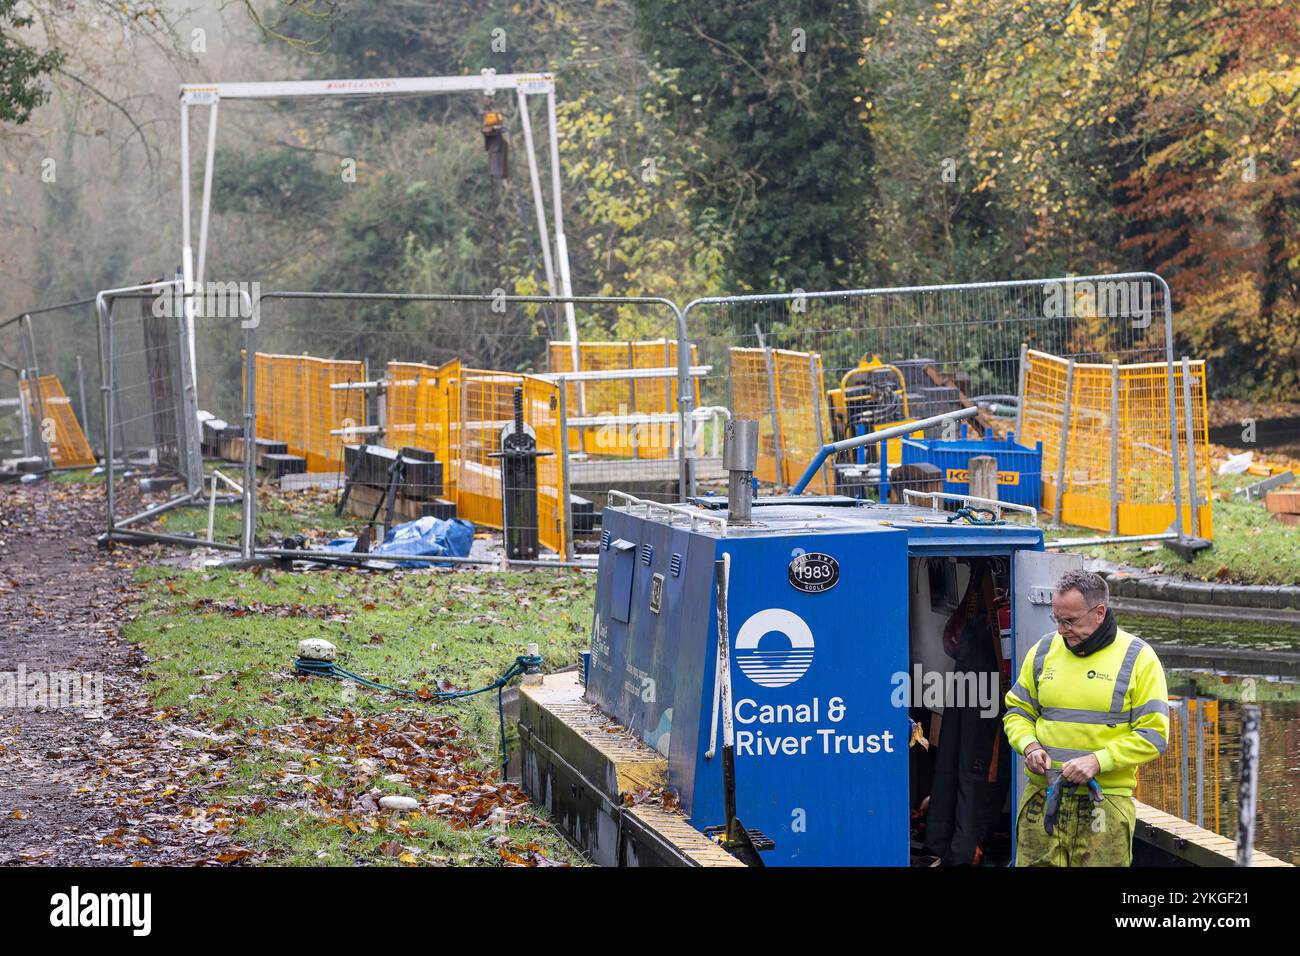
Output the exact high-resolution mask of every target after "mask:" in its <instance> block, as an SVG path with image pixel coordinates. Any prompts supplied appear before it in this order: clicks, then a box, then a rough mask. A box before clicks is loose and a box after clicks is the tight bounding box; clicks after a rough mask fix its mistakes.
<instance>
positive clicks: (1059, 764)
mask: <svg viewBox="0 0 1300 956" xmlns="http://www.w3.org/2000/svg"><path fill="white" fill-rule="evenodd" d="M1109 600H1110V591H1109V588H1107V586H1106V581H1105V579H1104V578H1102V577H1101V576H1100V575H1097V574H1093V573H1091V572H1089V571H1070V572H1068V573H1066V574H1065V575H1063V576H1062V577H1061V580H1060V581H1058V582H1057V583H1056V590H1055V593H1054V594H1053V596H1052V620H1053V621H1055V622H1056V625H1057V630H1056V632H1054V633H1051V634H1047V635H1045V636H1044V637H1043V638H1042V639H1041V640H1039V642H1038V643H1037V644H1035V645H1034V647H1033V648H1032V650H1030V652H1029V654H1028V655H1027V656H1026V658H1025V660H1024V663H1023V665H1022V666H1021V668H1020V676H1019V678H1018V679H1017V681H1016V683H1015V685H1014V686H1013V687H1012V688H1011V690H1009V691H1007V696H1006V703H1007V710H1006V715H1005V716H1004V717H1003V721H1002V726H1003V729H1004V730H1005V731H1006V734H1007V740H1008V741H1010V743H1011V746H1012V747H1013V748H1015V750H1016V752H1017V753H1020V754H1024V757H1025V771H1026V773H1027V775H1028V778H1029V785H1028V787H1026V788H1025V793H1024V795H1023V796H1022V798H1021V801H1020V809H1019V812H1018V813H1017V816H1016V866H1129V865H1131V863H1132V861H1133V825H1134V820H1135V818H1136V813H1135V810H1134V805H1133V785H1134V783H1135V781H1136V777H1137V768H1138V767H1139V766H1140V765H1141V764H1144V763H1146V762H1147V761H1149V760H1154V759H1156V758H1157V757H1159V756H1160V754H1161V753H1163V752H1164V749H1165V746H1166V745H1167V743H1168V740H1169V697H1168V691H1167V690H1166V686H1165V672H1164V669H1163V668H1162V667H1161V666H1160V661H1159V659H1158V658H1157V657H1156V654H1155V651H1153V650H1151V648H1150V647H1148V646H1147V645H1146V644H1145V643H1144V642H1143V641H1141V640H1139V639H1138V638H1136V637H1134V636H1133V635H1132V634H1129V633H1128V632H1127V631H1122V630H1120V629H1119V627H1117V626H1116V624H1115V616H1114V615H1113V614H1112V613H1111V611H1110V608H1108V607H1107V603H1108V602H1109ZM1058 774H1059V782H1058V779H1057V778H1058ZM1094 780H1095V782H1096V784H1098V785H1099V787H1098V786H1093V785H1091V784H1090V781H1094ZM1053 783H1055V785H1056V786H1057V787H1058V788H1059V789H1060V791H1061V799H1060V804H1059V808H1056V807H1053V806H1052V804H1051V803H1049V801H1048V799H1047V798H1048V795H1049V787H1050V786H1052V784H1053ZM1066 784H1073V785H1074V786H1073V787H1072V788H1071V787H1067V786H1066ZM1045 815H1046V816H1047V817H1048V818H1049V819H1048V820H1047V821H1045V819H1044V817H1045ZM1045 822H1046V823H1050V824H1052V833H1051V834H1048V833H1047V828H1046V827H1045V825H1044V824H1045Z"/></svg>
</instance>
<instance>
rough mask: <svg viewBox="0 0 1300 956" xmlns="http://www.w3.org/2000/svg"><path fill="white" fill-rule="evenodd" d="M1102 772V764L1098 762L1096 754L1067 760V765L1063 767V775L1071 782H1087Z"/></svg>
mask: <svg viewBox="0 0 1300 956" xmlns="http://www.w3.org/2000/svg"><path fill="white" fill-rule="evenodd" d="M1100 772H1101V764H1100V763H1098V762H1097V755H1096V754H1086V755H1084V756H1082V757H1075V758H1074V759H1073V760H1067V761H1066V763H1065V766H1064V767H1062V768H1061V776H1062V777H1064V778H1065V779H1066V780H1067V781H1068V782H1069V783H1087V782H1088V781H1089V780H1091V779H1092V778H1093V777H1095V776H1097V774H1098V773H1100Z"/></svg>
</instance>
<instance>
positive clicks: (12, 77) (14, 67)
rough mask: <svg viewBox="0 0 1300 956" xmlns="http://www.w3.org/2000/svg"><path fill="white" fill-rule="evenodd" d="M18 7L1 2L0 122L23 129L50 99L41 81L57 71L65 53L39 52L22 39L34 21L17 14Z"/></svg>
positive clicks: (15, 0)
mask: <svg viewBox="0 0 1300 956" xmlns="http://www.w3.org/2000/svg"><path fill="white" fill-rule="evenodd" d="M17 5H18V0H0V121H3V122H5V123H12V124H14V125H15V126H21V125H22V124H23V123H26V122H27V120H28V119H29V118H30V117H31V115H32V110H34V109H36V107H38V106H40V105H41V104H42V103H44V102H45V101H46V100H47V99H49V95H50V94H49V91H48V90H46V89H45V88H44V86H42V84H41V79H42V78H43V77H45V76H47V75H49V74H50V73H52V72H53V71H54V70H56V69H58V67H59V65H60V64H61V63H62V62H63V54H62V53H60V52H59V51H58V50H46V51H45V52H43V53H41V52H37V51H36V50H34V49H33V48H32V47H31V46H29V45H28V44H26V43H24V42H23V41H22V40H21V39H20V38H19V36H18V31H19V30H25V29H27V28H28V27H30V26H32V22H33V21H32V18H31V17H30V16H27V15H24V14H20V13H17V12H15V10H14V8H15V7H16V6H17Z"/></svg>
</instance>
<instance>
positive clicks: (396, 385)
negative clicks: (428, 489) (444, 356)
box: [386, 359, 461, 501]
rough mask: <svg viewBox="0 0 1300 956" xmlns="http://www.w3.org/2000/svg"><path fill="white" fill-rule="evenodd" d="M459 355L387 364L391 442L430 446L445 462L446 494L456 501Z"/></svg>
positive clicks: (388, 417)
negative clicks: (442, 359)
mask: <svg viewBox="0 0 1300 956" xmlns="http://www.w3.org/2000/svg"><path fill="white" fill-rule="evenodd" d="M460 377H461V368H460V360H459V359H452V360H451V361H450V362H447V363H445V364H443V365H422V364H420V363H417V362H389V363H388V400H387V409H386V414H387V428H388V435H387V438H386V441H387V443H388V444H389V445H390V446H391V447H393V448H402V447H405V446H412V447H415V448H423V449H425V450H427V451H431V452H433V453H434V455H435V456H436V457H437V459H438V461H440V462H442V480H443V489H444V490H443V497H444V498H446V499H447V500H448V501H456V500H457V498H456V470H457V464H458V456H457V454H456V448H457V443H458V441H459V431H460V412H461V408H460Z"/></svg>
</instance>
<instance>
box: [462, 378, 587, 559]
mask: <svg viewBox="0 0 1300 956" xmlns="http://www.w3.org/2000/svg"><path fill="white" fill-rule="evenodd" d="M516 388H522V389H523V408H524V412H523V415H524V424H525V427H526V429H528V430H531V431H532V433H533V434H534V437H535V438H536V440H537V452H538V453H539V455H538V458H537V527H536V532H537V537H538V540H539V541H540V543H541V544H542V545H543V546H544V547H546V548H549V549H550V550H552V551H555V552H560V551H562V550H563V547H564V540H565V528H564V503H563V500H562V493H563V487H564V485H563V477H564V476H563V469H564V467H565V462H564V456H563V455H562V449H561V442H560V428H561V426H560V416H559V404H560V402H559V388H558V386H556V385H555V384H554V383H553V382H547V381H545V380H543V379H540V378H535V377H533V376H531V375H510V374H505V373H500V372H491V371H485V370H482V369H462V370H461V377H460V382H459V393H460V401H461V416H460V427H459V429H458V430H457V434H458V437H459V442H458V444H457V448H456V452H457V455H456V457H457V484H456V509H457V513H458V514H459V515H460V516H461V517H463V518H467V519H469V520H470V521H473V522H474V523H475V524H479V525H484V526H487V527H490V528H503V527H504V526H505V523H506V521H505V517H504V514H503V498H504V496H505V494H506V492H508V491H509V490H510V488H509V486H508V485H507V484H506V482H505V478H504V475H503V463H502V459H501V447H502V442H501V439H502V434H503V432H504V431H506V430H507V429H509V428H511V427H512V426H513V424H514V396H515V389H516ZM530 530H531V529H530Z"/></svg>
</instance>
